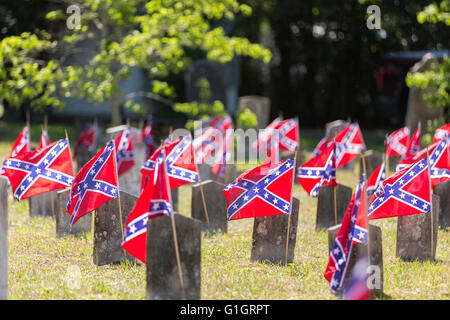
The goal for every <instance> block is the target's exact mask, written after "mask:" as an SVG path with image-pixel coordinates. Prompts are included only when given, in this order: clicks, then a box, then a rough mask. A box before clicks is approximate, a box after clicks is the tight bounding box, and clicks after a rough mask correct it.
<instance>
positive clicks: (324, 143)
mask: <svg viewBox="0 0 450 320" xmlns="http://www.w3.org/2000/svg"><path fill="white" fill-rule="evenodd" d="M328 145H329V142H328V136H325V137H323V138H322V139H321V140H320V141H319V143H318V144H317V146H316V147H315V148H314V150H313V152H312V154H311V158H315V157H317V156H320V155H321V154H322V152H324V151H325V150H326V149H327V147H328Z"/></svg>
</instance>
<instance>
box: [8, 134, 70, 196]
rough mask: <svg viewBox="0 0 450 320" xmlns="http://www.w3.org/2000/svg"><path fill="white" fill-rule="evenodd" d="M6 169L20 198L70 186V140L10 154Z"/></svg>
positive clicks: (14, 190)
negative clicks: (13, 155)
mask: <svg viewBox="0 0 450 320" xmlns="http://www.w3.org/2000/svg"><path fill="white" fill-rule="evenodd" d="M3 168H4V170H5V175H6V176H7V177H8V179H9V181H10V183H11V187H12V188H13V192H14V198H16V199H17V200H23V199H27V198H30V197H32V196H35V195H38V194H41V193H44V192H48V191H52V190H57V189H63V188H66V187H70V186H71V185H72V181H73V169H72V162H71V157H70V150H69V142H68V141H67V139H61V140H59V141H55V142H54V143H52V144H50V145H48V146H47V147H44V148H42V149H38V150H34V151H30V152H26V153H24V154H18V155H16V156H15V157H10V158H9V159H7V160H6V161H5V162H4V163H3Z"/></svg>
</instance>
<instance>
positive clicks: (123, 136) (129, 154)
mask: <svg viewBox="0 0 450 320" xmlns="http://www.w3.org/2000/svg"><path fill="white" fill-rule="evenodd" d="M115 146H116V150H117V151H116V157H117V171H118V173H119V177H120V176H121V175H123V174H124V173H126V172H127V171H129V170H131V168H133V166H134V152H133V139H132V136H131V132H130V128H129V127H127V128H126V129H125V130H123V131H122V132H121V133H120V134H119V136H118V137H117V138H116V141H115Z"/></svg>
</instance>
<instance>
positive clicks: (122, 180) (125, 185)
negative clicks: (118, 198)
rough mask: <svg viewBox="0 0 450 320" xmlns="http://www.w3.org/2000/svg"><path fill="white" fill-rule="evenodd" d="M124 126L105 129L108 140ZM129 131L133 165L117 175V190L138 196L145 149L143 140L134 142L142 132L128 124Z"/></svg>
mask: <svg viewBox="0 0 450 320" xmlns="http://www.w3.org/2000/svg"><path fill="white" fill-rule="evenodd" d="M126 127H127V126H126V125H120V126H117V127H112V128H108V129H106V134H107V136H108V140H109V139H112V137H113V136H115V137H117V136H118V135H119V134H120V133H121V132H122V131H123V130H125V129H126ZM130 132H131V136H132V139H133V152H134V166H133V167H132V168H131V169H130V170H129V171H127V172H125V173H124V174H122V175H121V176H120V177H119V190H121V191H125V192H128V193H129V194H132V195H134V196H136V197H139V191H140V188H141V172H140V169H141V167H142V166H143V165H144V162H145V161H146V160H147V159H146V150H145V144H144V143H143V142H136V138H138V137H140V135H141V133H142V132H141V130H139V129H138V128H135V127H131V126H130Z"/></svg>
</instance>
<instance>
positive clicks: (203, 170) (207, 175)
mask: <svg viewBox="0 0 450 320" xmlns="http://www.w3.org/2000/svg"><path fill="white" fill-rule="evenodd" d="M197 168H198V174H199V176H200V180H201V181H206V180H210V179H211V176H212V173H211V166H210V165H209V164H207V163H206V162H203V163H198V164H197Z"/></svg>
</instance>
